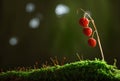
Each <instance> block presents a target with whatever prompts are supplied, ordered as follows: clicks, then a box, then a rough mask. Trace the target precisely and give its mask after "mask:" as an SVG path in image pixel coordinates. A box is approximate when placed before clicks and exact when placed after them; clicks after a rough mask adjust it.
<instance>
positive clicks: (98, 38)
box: [81, 9, 104, 60]
mask: <svg viewBox="0 0 120 81" xmlns="http://www.w3.org/2000/svg"><path fill="white" fill-rule="evenodd" d="M81 10H82V11H83V12H84V13H85V15H87V16H88V17H89V18H90V20H91V22H92V24H93V27H94V29H95V33H96V36H97V41H98V45H99V48H100V52H101V56H102V60H104V54H103V49H102V45H101V42H100V37H99V34H98V31H97V27H96V25H95V22H94V20H93V18H92V17H91V16H90V15H89V14H88V13H87V12H85V11H84V10H83V9H81Z"/></svg>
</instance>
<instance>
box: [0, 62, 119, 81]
mask: <svg viewBox="0 0 120 81" xmlns="http://www.w3.org/2000/svg"><path fill="white" fill-rule="evenodd" d="M0 81H120V71H119V70H118V69H117V68H116V66H114V65H108V64H107V63H106V62H105V61H102V60H83V61H76V62H73V63H69V64H64V65H62V66H60V65H56V66H51V67H46V68H40V69H31V70H29V71H16V70H13V71H7V72H2V73H0Z"/></svg>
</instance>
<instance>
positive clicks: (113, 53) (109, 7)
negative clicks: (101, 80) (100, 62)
mask: <svg viewBox="0 0 120 81" xmlns="http://www.w3.org/2000/svg"><path fill="white" fill-rule="evenodd" d="M28 4H32V6H33V7H34V8H33V11H27V9H26V7H27V5H28ZM59 4H62V5H66V6H67V7H68V8H69V10H70V11H69V13H67V14H63V15H61V16H57V15H56V13H55V9H56V7H57V5H59ZM79 8H83V9H84V10H87V11H89V12H90V13H91V16H92V17H93V18H94V20H95V22H96V25H97V28H98V32H99V35H100V39H101V43H102V47H103V51H104V55H105V60H106V61H107V62H108V63H110V64H113V62H114V59H115V58H116V59H117V66H118V67H119V68H120V55H119V52H120V49H119V46H120V36H119V35H120V32H119V31H120V26H119V23H120V20H119V18H120V10H119V0H97V1H96V0H0V68H12V67H18V66H26V67H27V66H33V65H34V63H35V61H38V60H39V62H40V64H42V63H43V62H45V61H46V60H49V58H50V57H55V56H57V57H58V59H62V57H66V58H68V61H69V62H70V61H75V60H78V58H77V56H76V53H78V54H79V55H80V56H83V58H84V59H94V58H100V59H101V55H100V50H99V47H98V45H97V47H96V48H91V47H89V46H88V44H87V39H88V38H87V37H85V36H84V35H83V34H82V28H81V27H80V26H79V24H78V20H79V18H80V17H82V15H83V13H82V12H79V14H77V12H76V11H77V10H78V9H79ZM34 18H35V20H36V21H37V22H38V23H39V24H38V26H36V27H35V28H31V27H30V25H29V23H30V21H31V20H32V19H34ZM11 43H12V44H11Z"/></svg>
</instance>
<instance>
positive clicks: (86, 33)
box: [83, 27, 92, 37]
mask: <svg viewBox="0 0 120 81" xmlns="http://www.w3.org/2000/svg"><path fill="white" fill-rule="evenodd" d="M83 33H84V34H85V35H86V36H88V37H90V36H91V35H92V28H90V27H86V28H84V29H83Z"/></svg>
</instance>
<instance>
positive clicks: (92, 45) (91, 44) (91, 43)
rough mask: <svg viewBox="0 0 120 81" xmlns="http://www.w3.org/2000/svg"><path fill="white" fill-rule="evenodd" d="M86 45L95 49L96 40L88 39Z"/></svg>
mask: <svg viewBox="0 0 120 81" xmlns="http://www.w3.org/2000/svg"><path fill="white" fill-rule="evenodd" d="M88 45H89V46H91V47H95V46H96V40H95V39H94V38H89V39H88Z"/></svg>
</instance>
